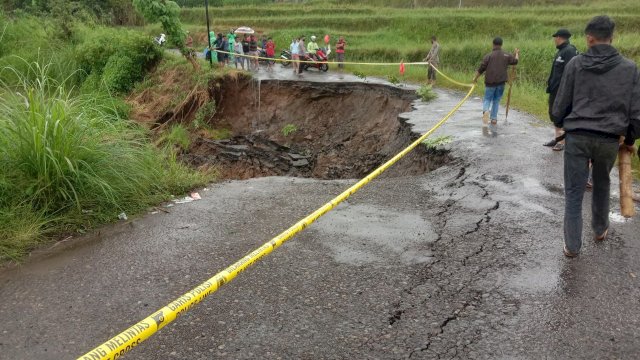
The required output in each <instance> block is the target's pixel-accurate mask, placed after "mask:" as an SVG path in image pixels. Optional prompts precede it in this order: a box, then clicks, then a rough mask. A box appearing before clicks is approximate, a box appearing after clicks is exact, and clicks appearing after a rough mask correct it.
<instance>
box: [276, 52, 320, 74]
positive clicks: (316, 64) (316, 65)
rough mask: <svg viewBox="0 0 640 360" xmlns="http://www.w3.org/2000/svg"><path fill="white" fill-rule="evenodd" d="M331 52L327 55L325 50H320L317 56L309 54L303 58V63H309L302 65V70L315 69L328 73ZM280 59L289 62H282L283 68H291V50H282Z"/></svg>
mask: <svg viewBox="0 0 640 360" xmlns="http://www.w3.org/2000/svg"><path fill="white" fill-rule="evenodd" d="M330 52H331V51H330V50H329V51H327V53H326V54H325V52H324V50H323V49H318V51H316V53H315V54H311V55H309V54H307V55H305V56H304V57H303V58H301V59H300V60H301V61H309V62H305V63H302V64H301V65H302V66H301V67H302V70H303V71H304V70H307V69H309V68H314V69H318V70H320V71H322V72H326V71H327V70H329V64H327V61H329V58H328V56H329V54H330ZM280 58H281V59H283V60H287V61H282V66H283V67H289V66H291V61H288V60H291V52H289V50H282V52H281V53H280ZM311 61H313V63H311Z"/></svg>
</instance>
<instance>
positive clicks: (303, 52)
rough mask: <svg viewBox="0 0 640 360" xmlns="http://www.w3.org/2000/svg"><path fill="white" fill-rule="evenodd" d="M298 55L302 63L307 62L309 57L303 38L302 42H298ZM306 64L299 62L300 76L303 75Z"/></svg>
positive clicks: (303, 38) (302, 37) (301, 38)
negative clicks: (307, 56)
mask: <svg viewBox="0 0 640 360" xmlns="http://www.w3.org/2000/svg"><path fill="white" fill-rule="evenodd" d="M298 55H299V57H300V61H306V60H307V59H306V55H307V46H306V45H305V37H304V36H301V37H300V40H299V41H298ZM305 66H306V64H305V63H302V62H299V63H298V75H302V72H303V71H304V68H305Z"/></svg>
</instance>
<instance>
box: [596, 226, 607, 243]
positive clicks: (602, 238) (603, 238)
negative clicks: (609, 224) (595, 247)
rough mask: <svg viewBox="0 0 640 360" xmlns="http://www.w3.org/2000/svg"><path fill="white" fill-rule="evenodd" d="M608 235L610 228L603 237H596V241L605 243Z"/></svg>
mask: <svg viewBox="0 0 640 360" xmlns="http://www.w3.org/2000/svg"><path fill="white" fill-rule="evenodd" d="M608 234H609V228H607V230H605V231H604V233H602V235H600V236H598V235H596V241H604V240H605V239H606V238H607V235H608Z"/></svg>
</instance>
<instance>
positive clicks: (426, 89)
mask: <svg viewBox="0 0 640 360" xmlns="http://www.w3.org/2000/svg"><path fill="white" fill-rule="evenodd" d="M416 93H417V94H418V96H420V98H421V99H422V101H424V102H429V101H431V100H434V99H435V98H437V97H438V94H436V92H435V91H433V88H432V87H431V85H422V86H420V88H418V90H416Z"/></svg>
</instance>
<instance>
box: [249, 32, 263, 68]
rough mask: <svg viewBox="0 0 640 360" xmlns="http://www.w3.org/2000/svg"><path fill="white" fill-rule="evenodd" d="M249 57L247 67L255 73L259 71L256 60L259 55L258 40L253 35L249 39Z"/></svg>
mask: <svg viewBox="0 0 640 360" xmlns="http://www.w3.org/2000/svg"><path fill="white" fill-rule="evenodd" d="M249 55H251V59H250V61H251V66H249V69H251V70H255V71H258V70H260V66H259V65H258V58H257V57H258V56H259V55H260V53H259V52H258V39H257V38H256V36H255V35H251V37H249Z"/></svg>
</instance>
